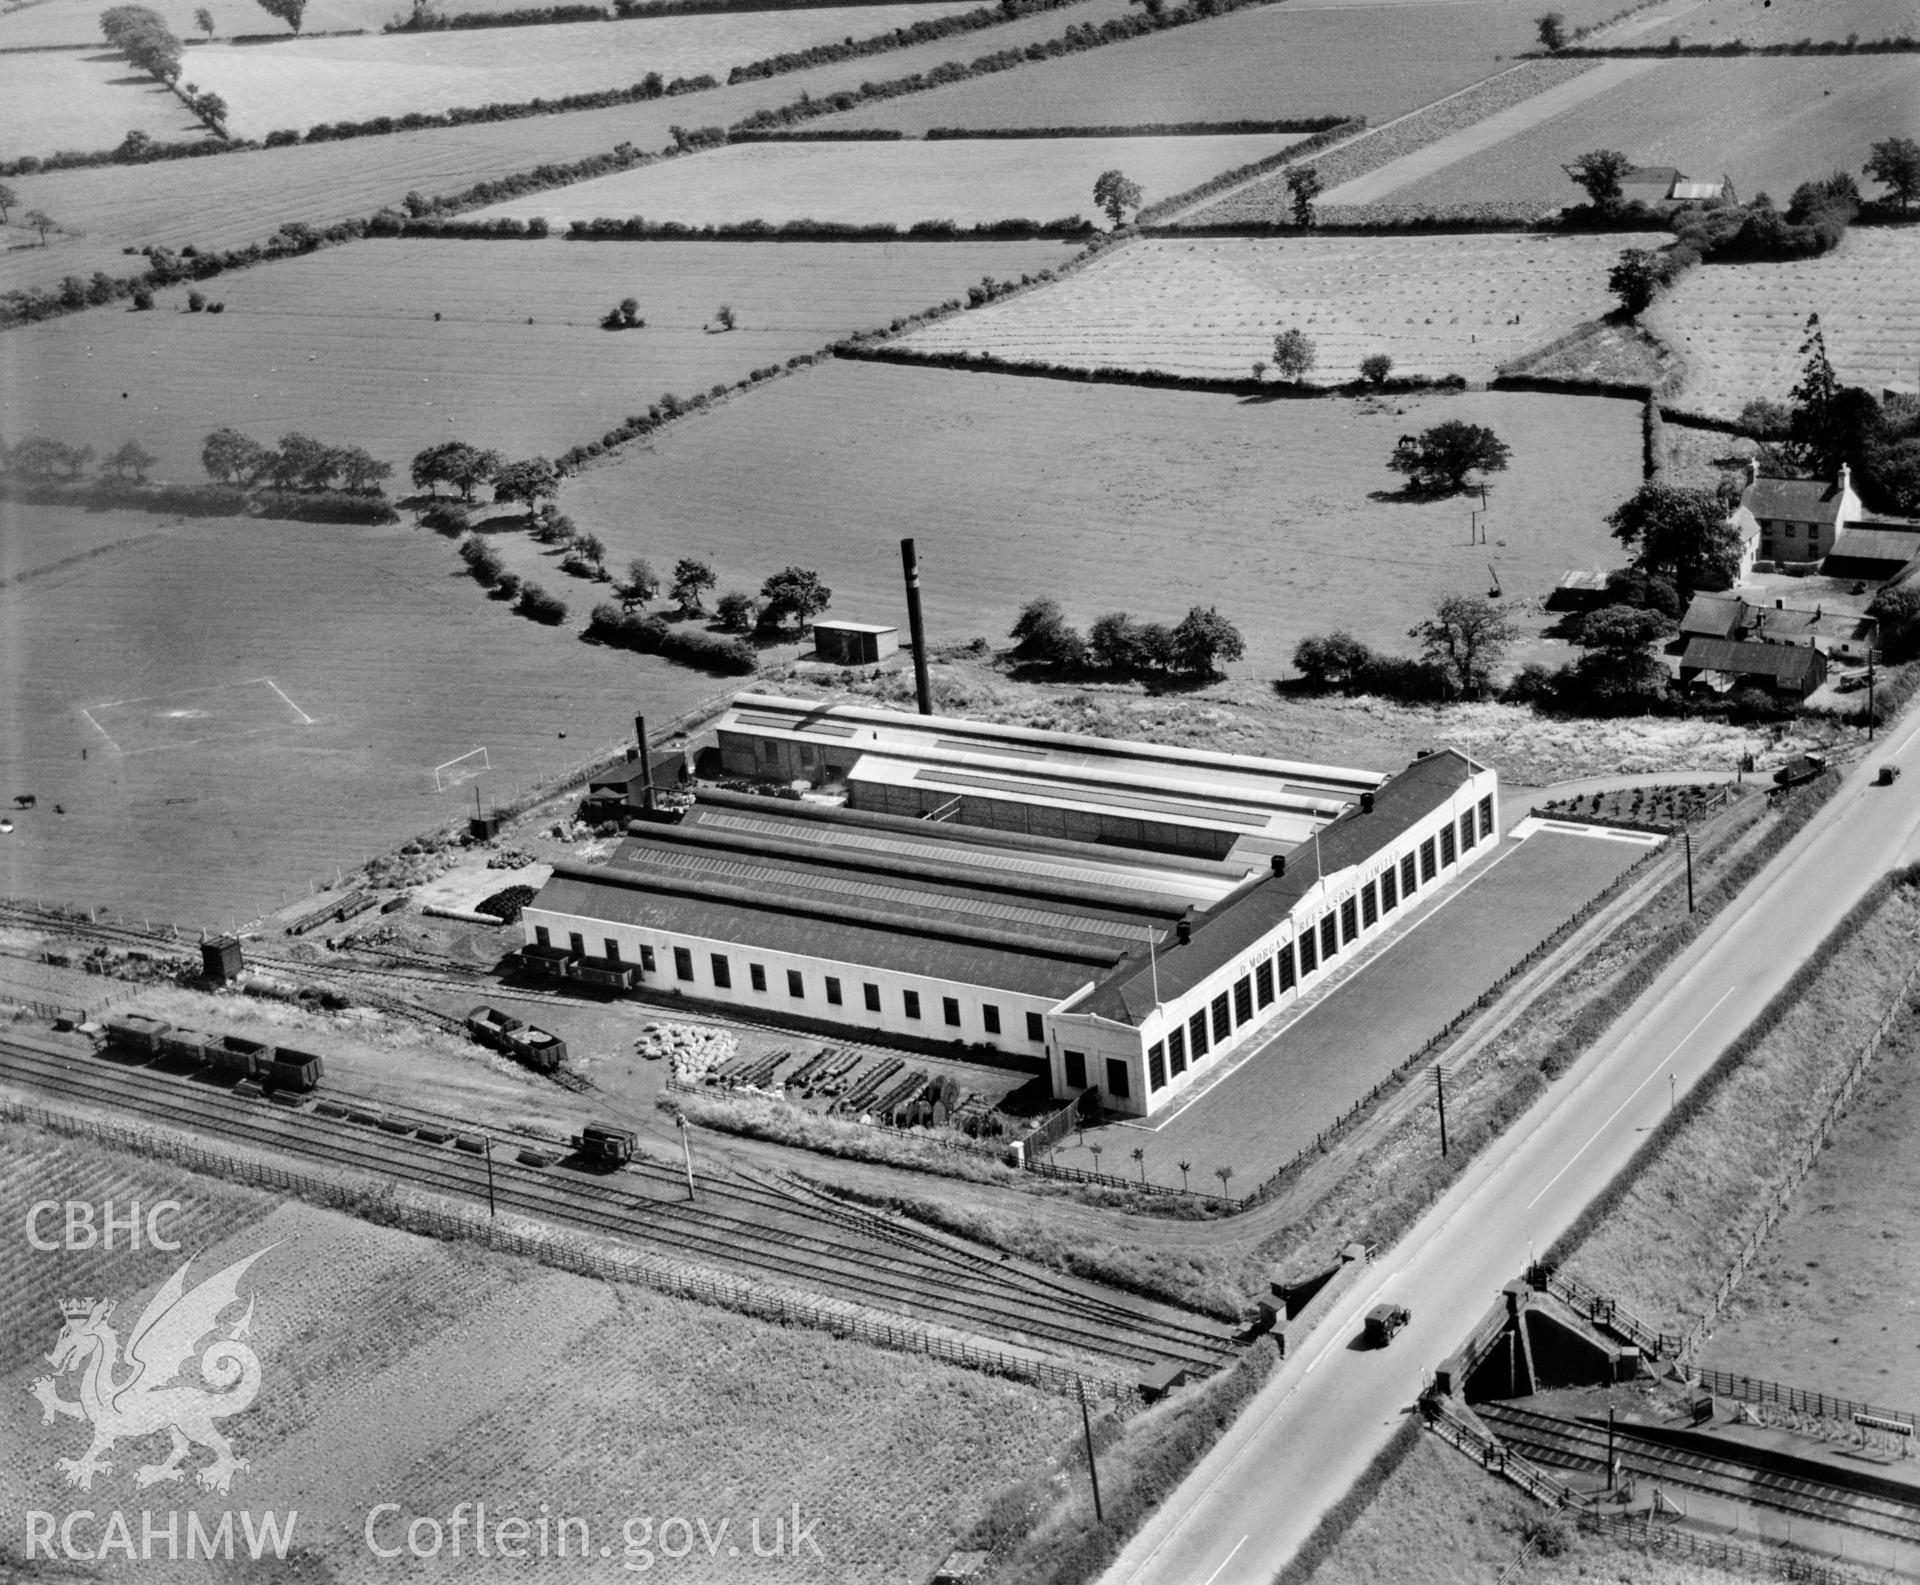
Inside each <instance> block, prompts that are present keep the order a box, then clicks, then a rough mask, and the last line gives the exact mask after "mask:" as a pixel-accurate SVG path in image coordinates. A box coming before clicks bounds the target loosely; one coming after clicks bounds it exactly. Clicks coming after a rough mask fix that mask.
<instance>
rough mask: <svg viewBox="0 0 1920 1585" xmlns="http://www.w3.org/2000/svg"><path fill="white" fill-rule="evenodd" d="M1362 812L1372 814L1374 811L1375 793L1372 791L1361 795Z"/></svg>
mask: <svg viewBox="0 0 1920 1585" xmlns="http://www.w3.org/2000/svg"><path fill="white" fill-rule="evenodd" d="M1360 812H1361V813H1362V814H1363V815H1370V814H1372V813H1373V794H1372V793H1370V792H1363V793H1362V794H1361V795H1360Z"/></svg>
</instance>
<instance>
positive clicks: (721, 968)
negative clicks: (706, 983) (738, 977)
mask: <svg viewBox="0 0 1920 1585" xmlns="http://www.w3.org/2000/svg"><path fill="white" fill-rule="evenodd" d="M713 983H714V984H715V985H716V986H718V987H719V988H720V989H721V990H723V991H730V990H732V989H733V970H732V969H730V968H728V967H727V960H726V959H725V958H723V957H722V956H721V955H720V954H719V953H718V952H716V953H714V955H713Z"/></svg>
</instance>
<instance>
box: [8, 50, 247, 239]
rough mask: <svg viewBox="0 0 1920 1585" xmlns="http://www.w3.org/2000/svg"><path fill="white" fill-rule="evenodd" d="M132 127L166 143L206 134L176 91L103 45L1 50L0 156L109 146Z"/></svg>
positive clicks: (205, 135) (196, 137) (188, 139)
mask: <svg viewBox="0 0 1920 1585" xmlns="http://www.w3.org/2000/svg"><path fill="white" fill-rule="evenodd" d="M129 132H144V133H145V134H146V135H147V136H148V137H150V138H153V139H154V140H155V141H156V142H166V143H172V142H192V141H195V140H197V139H200V138H205V137H208V136H210V135H211V134H209V133H208V131H207V129H206V127H205V125H204V124H203V123H202V122H201V121H200V119H199V118H198V117H197V116H195V115H194V114H193V113H192V112H191V111H189V110H188V109H187V107H186V106H185V105H184V104H182V103H181V102H180V100H179V98H178V97H177V96H176V95H175V94H174V93H172V92H171V91H170V90H169V89H166V88H163V87H161V86H160V84H159V83H157V82H155V81H154V80H153V79H152V78H151V77H149V76H148V75H147V74H146V73H145V72H142V71H137V70H135V69H134V68H133V67H132V66H130V65H128V64H127V62H126V60H125V58H124V57H122V56H120V55H116V54H114V53H113V52H112V51H110V50H108V49H107V48H106V46H105V44H104V43H102V44H101V46H100V48H99V49H97V50H85V51H73V52H68V51H64V50H63V51H50V52H48V53H46V54H43V55H0V150H4V155H3V156H0V157H4V158H6V159H15V158H17V157H19V156H20V155H23V154H40V155H46V154H52V153H53V152H54V151H55V150H57V149H82V150H92V149H110V148H113V147H115V146H117V145H118V144H119V142H120V141H121V139H123V138H124V137H126V135H127V134H128V133H129ZM13 218H17V217H13ZM33 240H37V239H33Z"/></svg>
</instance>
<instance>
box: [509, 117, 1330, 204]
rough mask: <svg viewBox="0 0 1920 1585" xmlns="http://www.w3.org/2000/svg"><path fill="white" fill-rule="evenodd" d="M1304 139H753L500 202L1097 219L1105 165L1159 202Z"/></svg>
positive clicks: (1293, 137)
mask: <svg viewBox="0 0 1920 1585" xmlns="http://www.w3.org/2000/svg"><path fill="white" fill-rule="evenodd" d="M1302 136H1304V134H1292V135H1289V134H1279V135H1272V136H1263V137H1165V138H1031V139H1017V140H1016V139H999V138H993V139H964V138H962V139H952V140H943V141H940V142H935V143H922V142H918V141H914V142H905V141H902V142H897V143H896V142H880V143H751V144H737V145H735V146H733V147H731V148H724V149H715V150H712V151H710V152H708V153H704V154H699V155H696V156H695V157H694V158H692V159H685V160H671V161H667V162H665V163H662V164H659V165H652V166H646V167H642V168H641V169H639V170H632V171H621V172H619V173H618V174H617V175H613V176H602V177H598V178H596V179H595V180H593V181H587V182H578V183H575V184H574V185H573V186H571V187H568V188H564V189H562V190H561V191H560V192H557V193H535V194H532V195H530V196H528V197H526V198H516V199H514V200H512V201H511V202H509V203H505V204H498V205H495V206H494V207H493V208H491V209H487V210H484V211H482V212H481V215H480V218H482V219H485V218H488V217H491V216H494V215H513V216H519V217H530V216H533V215H545V216H546V217H547V218H548V219H550V220H552V221H553V222H554V223H555V225H556V226H557V225H558V224H559V223H560V222H561V221H564V220H590V219H593V218H595V217H597V216H601V215H611V216H617V217H625V216H628V215H634V214H639V215H644V216H646V217H647V218H648V219H649V220H677V221H680V222H682V223H684V224H687V225H720V224H725V223H729V222H737V221H742V220H767V221H771V222H772V223H774V224H775V225H778V224H780V223H782V222H784V221H788V220H801V219H811V220H832V221H846V222H852V223H855V224H876V223H883V222H892V223H894V224H896V225H911V224H912V223H913V222H915V221H919V220H953V221H957V222H958V223H959V224H961V225H974V224H977V223H979V222H981V221H991V220H1006V219H1012V218H1022V219H1028V220H1060V219H1065V218H1067V217H1069V216H1074V215H1087V216H1090V217H1095V218H1097V219H1098V221H1099V223H1100V224H1102V225H1104V224H1106V217H1105V216H1104V215H1101V214H1099V212H1098V210H1097V209H1096V208H1095V205H1094V203H1093V184H1094V182H1095V180H1096V179H1097V178H1098V177H1099V175H1100V173H1101V172H1102V171H1105V170H1109V169H1112V168H1114V167H1119V168H1122V169H1124V170H1125V171H1126V173H1127V175H1128V176H1129V177H1130V178H1132V179H1133V180H1134V181H1135V182H1137V183H1139V185H1140V187H1141V188H1142V189H1143V191H1144V193H1145V195H1146V199H1147V201H1148V202H1149V203H1151V202H1153V201H1154V200H1155V199H1156V198H1165V197H1168V196H1170V195H1171V194H1173V193H1177V192H1182V191H1184V190H1186V189H1187V188H1189V187H1193V186H1196V185H1197V184H1199V183H1200V182H1203V181H1205V180H1206V179H1207V178H1208V177H1209V176H1213V175H1216V174H1217V173H1219V172H1220V171H1225V170H1232V169H1233V168H1234V167H1236V166H1239V165H1246V164H1250V163H1251V162H1252V161H1254V160H1259V159H1264V158H1265V157H1266V156H1268V155H1270V154H1277V153H1279V152H1280V151H1281V150H1282V149H1285V148H1288V147H1290V146H1292V145H1293V144H1295V143H1298V142H1299V141H1300V140H1301V137H1302Z"/></svg>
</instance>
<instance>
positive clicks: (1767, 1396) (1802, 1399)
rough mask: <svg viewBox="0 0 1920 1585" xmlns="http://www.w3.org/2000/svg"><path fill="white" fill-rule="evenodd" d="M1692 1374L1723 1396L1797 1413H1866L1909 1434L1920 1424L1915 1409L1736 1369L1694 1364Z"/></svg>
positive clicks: (1838, 1416) (1850, 1416) (1826, 1416)
mask: <svg viewBox="0 0 1920 1585" xmlns="http://www.w3.org/2000/svg"><path fill="white" fill-rule="evenodd" d="M1689 1374H1690V1375H1693V1376H1697V1377H1698V1378H1699V1381H1700V1385H1701V1386H1702V1387H1704V1388H1706V1390H1707V1391H1708V1392H1711V1393H1714V1394H1716V1395H1718V1396H1720V1397H1723V1398H1737V1399H1739V1401H1740V1402H1742V1403H1757V1404H1774V1405H1777V1406H1779V1407H1780V1408H1783V1409H1791V1410H1793V1411H1794V1412H1795V1413H1796V1414H1809V1415H1814V1416H1816V1417H1817V1418H1819V1419H1823V1420H1845V1421H1852V1420H1854V1419H1855V1418H1856V1417H1858V1416H1865V1417H1866V1418H1867V1419H1869V1420H1872V1421H1875V1422H1877V1423H1879V1424H1880V1425H1884V1426H1897V1425H1904V1426H1906V1427H1907V1428H1908V1433H1909V1434H1911V1433H1912V1431H1913V1428H1914V1427H1915V1426H1916V1425H1920V1416H1916V1415H1915V1414H1914V1412H1913V1410H1911V1409H1889V1408H1887V1407H1885V1406H1884V1405H1882V1404H1874V1403H1861V1402H1859V1401H1858V1400H1856V1399H1853V1398H1838V1397H1835V1396H1834V1395H1833V1394H1832V1393H1830V1392H1810V1391H1808V1390H1807V1389H1806V1388H1804V1387H1789V1386H1786V1385H1785V1384H1784V1383H1781V1382H1777V1381H1767V1380H1765V1379H1763V1378H1762V1377H1759V1376H1740V1375H1736V1374H1734V1373H1733V1372H1732V1371H1727V1370H1712V1369H1709V1368H1707V1367H1706V1366H1699V1365H1696V1366H1690V1367H1689ZM1896 1434H1898V1433H1896Z"/></svg>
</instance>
